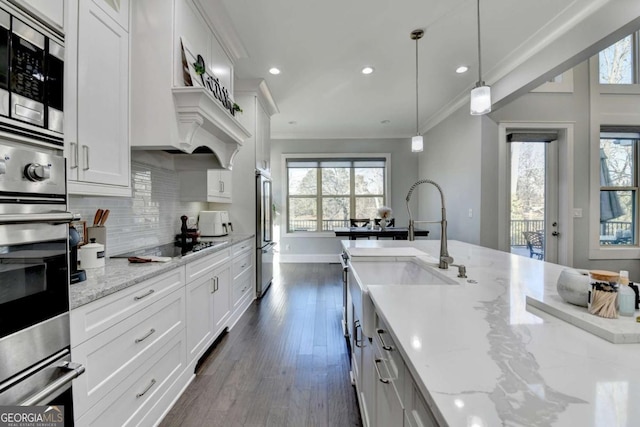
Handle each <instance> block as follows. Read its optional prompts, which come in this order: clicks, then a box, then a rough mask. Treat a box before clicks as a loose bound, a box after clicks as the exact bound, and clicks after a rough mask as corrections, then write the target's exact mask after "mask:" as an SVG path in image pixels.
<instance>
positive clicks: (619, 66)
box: [599, 32, 640, 84]
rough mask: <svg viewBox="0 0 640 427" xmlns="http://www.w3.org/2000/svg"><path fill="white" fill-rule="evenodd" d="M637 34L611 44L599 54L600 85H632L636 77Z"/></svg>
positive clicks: (636, 80)
mask: <svg viewBox="0 0 640 427" xmlns="http://www.w3.org/2000/svg"><path fill="white" fill-rule="evenodd" d="M638 34H639V33H637V32H636V33H633V34H631V35H629V36H627V37H625V38H623V39H622V40H619V41H618V42H616V43H614V44H612V45H611V46H609V47H608V48H606V49H604V50H603V51H601V52H600V54H599V68H600V84H634V83H638V82H639V78H638V77H639V76H638V68H639V67H638V61H639V56H640V55H638V45H639V43H638V41H639V35H638Z"/></svg>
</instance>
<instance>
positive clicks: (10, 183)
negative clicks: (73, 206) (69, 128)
mask: <svg viewBox="0 0 640 427" xmlns="http://www.w3.org/2000/svg"><path fill="white" fill-rule="evenodd" d="M65 173H66V172H65V167H64V157H63V156H62V153H61V152H55V151H51V152H47V151H45V150H38V149H30V147H24V148H18V147H13V146H9V145H0V200H2V199H3V200H7V199H8V198H9V197H12V196H13V197H20V196H16V193H23V194H28V195H30V196H32V197H33V196H36V197H37V196H38V195H46V197H62V198H66V190H65V179H66V176H65Z"/></svg>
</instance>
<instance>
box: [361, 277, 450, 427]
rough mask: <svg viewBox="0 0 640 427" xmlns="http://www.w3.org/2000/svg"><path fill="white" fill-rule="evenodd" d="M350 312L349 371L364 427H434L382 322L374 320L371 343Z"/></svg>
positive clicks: (423, 400) (427, 408) (427, 409)
mask: <svg viewBox="0 0 640 427" xmlns="http://www.w3.org/2000/svg"><path fill="white" fill-rule="evenodd" d="M352 277H353V276H351V275H350V279H351V278H352ZM351 309H352V310H353V311H352V312H353V314H354V317H353V318H354V324H353V327H352V330H353V335H352V340H351V344H352V362H351V369H352V372H353V376H354V383H355V386H356V392H357V396H358V400H359V402H360V413H361V415H362V422H363V424H364V425H365V427H386V426H403V425H404V426H405V427H435V426H437V425H438V423H437V422H436V420H435V417H434V416H433V413H432V412H431V410H430V408H429V406H428V405H427V403H426V401H425V399H424V397H423V396H422V393H421V392H420V390H419V389H418V386H417V385H416V383H415V381H414V380H413V378H412V376H411V373H410V372H409V369H408V368H407V366H406V364H405V363H404V360H403V358H402V355H401V354H400V352H399V351H398V348H397V346H396V344H395V342H394V340H393V337H392V336H391V334H390V332H389V329H388V327H387V325H386V324H385V322H384V321H383V319H382V318H380V317H379V316H376V329H375V334H374V337H373V339H372V340H371V339H369V338H367V337H366V336H365V335H364V334H363V333H362V328H361V327H360V323H359V320H358V310H356V309H354V306H353V305H352V306H351Z"/></svg>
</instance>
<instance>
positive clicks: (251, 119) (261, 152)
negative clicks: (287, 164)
mask: <svg viewBox="0 0 640 427" xmlns="http://www.w3.org/2000/svg"><path fill="white" fill-rule="evenodd" d="M235 94H236V103H237V104H238V105H240V106H241V107H242V109H243V110H244V112H243V113H242V114H240V115H239V116H238V120H239V121H240V123H241V124H242V125H243V126H244V127H246V128H247V129H248V130H249V132H251V134H252V135H253V136H252V137H251V138H249V140H247V141H246V142H245V145H246V146H247V149H253V151H254V156H255V167H256V169H259V170H262V171H266V172H268V171H270V170H271V116H272V115H273V114H276V113H278V112H279V110H278V107H277V105H276V104H275V101H274V100H273V97H272V96H271V92H270V91H269V88H268V86H267V84H266V82H265V81H264V80H261V79H259V80H238V81H237V83H236V91H235Z"/></svg>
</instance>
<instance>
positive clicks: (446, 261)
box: [438, 256, 453, 270]
mask: <svg viewBox="0 0 640 427" xmlns="http://www.w3.org/2000/svg"><path fill="white" fill-rule="evenodd" d="M452 263H453V257H451V256H441V257H440V265H439V266H438V267H439V268H441V269H443V270H446V269H447V268H449V265H451V264H452Z"/></svg>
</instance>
